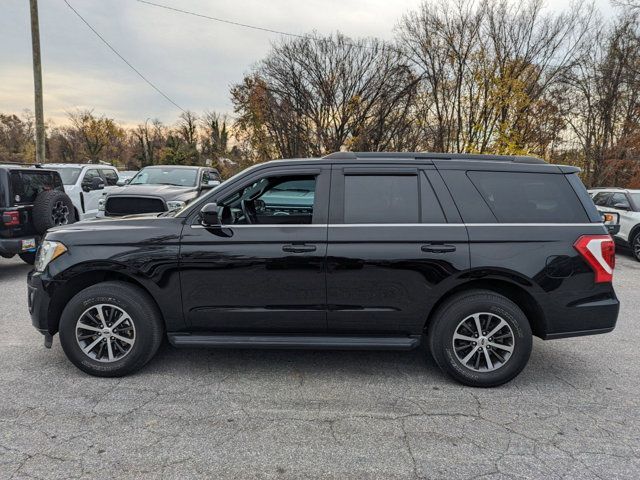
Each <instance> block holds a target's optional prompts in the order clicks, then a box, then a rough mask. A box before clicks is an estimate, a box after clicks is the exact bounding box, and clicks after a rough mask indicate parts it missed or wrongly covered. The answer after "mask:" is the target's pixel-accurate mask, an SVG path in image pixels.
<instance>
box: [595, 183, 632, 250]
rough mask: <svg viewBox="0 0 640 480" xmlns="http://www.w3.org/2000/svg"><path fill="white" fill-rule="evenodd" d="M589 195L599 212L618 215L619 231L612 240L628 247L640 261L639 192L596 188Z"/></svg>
mask: <svg viewBox="0 0 640 480" xmlns="http://www.w3.org/2000/svg"><path fill="white" fill-rule="evenodd" d="M589 193H590V194H591V196H592V197H593V203H595V204H596V207H598V210H599V211H601V212H615V213H618V214H619V215H620V231H619V232H618V233H617V234H616V235H615V236H614V238H615V239H616V242H618V243H621V244H622V245H625V246H628V247H630V248H631V250H632V251H633V256H634V257H636V260H638V261H640V190H629V189H625V188H597V189H592V190H589Z"/></svg>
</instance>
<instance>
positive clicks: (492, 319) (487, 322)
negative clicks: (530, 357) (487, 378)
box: [453, 312, 515, 372]
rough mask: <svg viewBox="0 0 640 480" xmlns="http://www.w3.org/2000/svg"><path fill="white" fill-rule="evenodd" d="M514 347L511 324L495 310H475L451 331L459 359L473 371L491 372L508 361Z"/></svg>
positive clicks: (454, 349)
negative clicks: (490, 311) (477, 311)
mask: <svg viewBox="0 0 640 480" xmlns="http://www.w3.org/2000/svg"><path fill="white" fill-rule="evenodd" d="M514 347H515V336H514V335H513V330H512V329H511V326H510V325H509V324H508V323H507V322H506V321H505V320H504V319H503V318H502V317H500V316H498V315H496V314H494V313H488V312H481V313H474V314H473V315H469V316H468V317H466V318H465V319H463V320H462V321H461V322H460V323H459V324H458V326H457V327H456V329H455V332H454V334H453V351H454V352H455V354H456V357H457V359H458V361H459V362H460V363H461V364H462V365H464V366H465V367H466V368H468V369H470V370H473V371H476V372H492V371H495V370H497V369H499V368H501V367H502V366H503V365H504V364H505V363H507V362H508V361H509V358H511V355H512V354H513V349H514Z"/></svg>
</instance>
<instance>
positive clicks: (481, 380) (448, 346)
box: [428, 290, 532, 387]
mask: <svg viewBox="0 0 640 480" xmlns="http://www.w3.org/2000/svg"><path fill="white" fill-rule="evenodd" d="M428 337H429V338H428V340H429V346H430V350H431V354H432V355H433V358H434V359H435V361H436V363H437V364H438V366H439V367H440V368H441V369H442V370H443V371H445V372H446V373H448V374H449V375H450V376H452V377H453V378H455V379H456V380H458V381H459V382H461V383H463V384H465V385H469V386H472V387H495V386H498V385H502V384H503V383H506V382H508V381H510V380H512V379H513V378H515V377H516V376H517V375H518V374H519V373H520V372H521V371H522V369H523V368H524V367H525V366H526V364H527V362H528V361H529V355H530V354H531V346H532V334H531V327H530V325H529V321H528V320H527V317H526V316H525V314H524V313H523V312H522V310H520V308H518V306H517V305H516V304H515V303H513V302H512V301H511V300H509V299H508V298H506V297H504V296H502V295H500V294H497V293H495V292H492V291H489V290H472V291H468V292H462V293H460V294H457V295H455V296H453V297H452V298H450V299H449V300H448V301H447V302H445V303H444V305H442V306H441V307H440V308H439V309H438V311H437V312H436V313H435V316H434V318H433V319H432V321H431V323H430V325H429V330H428Z"/></svg>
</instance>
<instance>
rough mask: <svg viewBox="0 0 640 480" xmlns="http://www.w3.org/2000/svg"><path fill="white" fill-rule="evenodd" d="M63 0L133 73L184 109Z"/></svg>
mask: <svg viewBox="0 0 640 480" xmlns="http://www.w3.org/2000/svg"><path fill="white" fill-rule="evenodd" d="M63 1H64V3H66V4H67V7H69V8H70V9H71V10H72V11H73V13H75V14H76V15H77V16H78V18H79V19H80V20H82V21H83V22H84V24H85V25H86V26H87V27H89V28H90V29H91V31H92V32H93V33H95V35H96V36H97V37H98V38H99V39H100V40H102V43H104V44H105V45H106V46H107V47H109V49H110V50H111V51H112V52H113V53H115V54H116V55H117V56H118V58H120V60H122V61H123V62H124V63H126V64H127V66H128V67H129V68H130V69H131V70H133V71H134V72H135V73H136V74H137V75H138V76H139V77H140V78H141V79H142V80H144V81H145V82H147V84H148V85H149V86H150V87H151V88H153V89H154V90H155V91H156V92H158V93H159V94H160V95H162V96H163V97H164V98H165V99H166V100H168V101H169V102H171V103H172V104H173V105H174V106H176V107H178V108H179V109H180V110H182V111H183V112H184V111H185V109H184V108H182V107H181V106H180V105H178V104H177V103H176V102H174V101H173V100H172V99H171V98H170V97H169V95H167V94H166V93H164V92H163V91H162V90H160V89H159V88H158V87H156V86H155V85H154V84H153V82H152V81H151V80H149V79H148V78H147V77H145V76H144V75H143V74H142V73H141V72H140V70H138V69H137V68H136V67H134V66H133V65H131V63H130V62H129V61H128V60H127V59H126V58H124V57H123V56H122V55H120V53H119V52H118V51H117V50H116V49H115V48H113V47H112V46H111V45H110V44H109V42H107V40H105V38H104V37H103V36H102V35H100V34H99V33H98V31H97V30H96V29H95V28H93V27H92V26H91V24H90V23H89V22H87V21H86V20H85V19H84V17H83V16H82V15H80V14H79V13H78V11H77V10H76V9H75V8H73V7H72V6H71V5H70V4H69V2H68V1H67V0H63Z"/></svg>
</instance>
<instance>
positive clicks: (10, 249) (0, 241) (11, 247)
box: [0, 235, 40, 255]
mask: <svg viewBox="0 0 640 480" xmlns="http://www.w3.org/2000/svg"><path fill="white" fill-rule="evenodd" d="M23 240H35V242H36V247H37V245H38V243H40V242H39V239H38V237H36V236H34V235H31V236H29V237H15V238H0V253H2V254H5V255H16V254H18V253H26V252H35V251H36V249H35V248H23V243H22V241H23Z"/></svg>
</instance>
